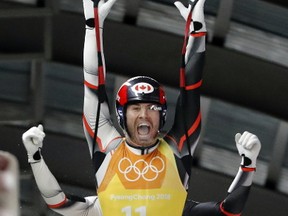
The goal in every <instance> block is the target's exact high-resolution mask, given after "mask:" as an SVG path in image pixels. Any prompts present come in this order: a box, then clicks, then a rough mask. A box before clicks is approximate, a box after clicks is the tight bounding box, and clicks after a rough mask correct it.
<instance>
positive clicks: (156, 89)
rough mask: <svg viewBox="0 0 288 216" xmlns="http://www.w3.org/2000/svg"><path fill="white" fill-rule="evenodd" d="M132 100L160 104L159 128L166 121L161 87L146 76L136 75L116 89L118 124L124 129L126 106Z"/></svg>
mask: <svg viewBox="0 0 288 216" xmlns="http://www.w3.org/2000/svg"><path fill="white" fill-rule="evenodd" d="M133 102H140V103H157V104H159V105H160V106H161V108H162V109H161V110H160V128H159V129H161V128H162V127H163V126H164V124H165V121H166V112H167V104H166V97H165V92H164V90H163V87H162V86H161V85H160V84H159V83H158V82H157V81H156V80H154V79H152V78H151V77H147V76H137V77H133V78H131V79H129V80H127V81H126V82H125V83H124V84H123V85H122V86H121V87H120V89H119V90H118V93H117V98H116V113H117V118H118V122H119V124H120V126H121V127H122V128H123V129H126V108H127V105H128V104H130V103H133Z"/></svg>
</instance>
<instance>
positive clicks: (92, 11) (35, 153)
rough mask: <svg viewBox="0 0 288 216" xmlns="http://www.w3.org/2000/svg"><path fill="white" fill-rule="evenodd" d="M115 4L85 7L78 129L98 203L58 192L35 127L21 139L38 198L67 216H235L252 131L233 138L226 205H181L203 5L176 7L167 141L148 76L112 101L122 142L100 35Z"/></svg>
mask: <svg viewBox="0 0 288 216" xmlns="http://www.w3.org/2000/svg"><path fill="white" fill-rule="evenodd" d="M115 1H116V0H107V1H104V0H100V1H97V2H93V1H91V0H84V1H83V3H84V4H83V5H84V14H85V19H86V36H85V45H84V79H85V81H84V83H85V95H84V109H83V110H84V111H83V127H84V131H85V135H86V139H87V143H88V146H89V150H90V153H91V158H92V159H93V164H94V166H95V178H96V181H97V188H96V189H97V196H93V197H85V198H75V197H71V196H68V195H66V194H65V193H64V192H63V191H62V190H61V188H60V186H59V184H58V183H57V180H56V179H55V178H54V176H53V175H52V173H51V172H50V171H49V169H48V167H47V166H46V164H45V162H44V159H43V157H42V155H41V153H40V149H41V148H42V145H43V139H44V136H45V133H44V132H43V127H42V126H41V125H39V126H38V127H32V128H31V129H29V130H28V131H27V132H25V133H24V134H23V143H24V145H25V147H26V149H27V152H28V161H29V163H30V164H31V167H32V170H33V173H34V176H35V179H36V182H37V185H38V187H39V189H40V192H41V195H42V196H43V198H44V200H45V201H46V203H47V204H48V206H49V207H50V208H51V209H52V210H54V211H56V212H58V213H60V214H62V215H69V216H71V215H89V216H92V215H93V216H98V215H106V216H111V215H113V216H117V215H119V216H120V215H124V216H132V215H140V216H146V215H148V216H150V215H155V216H158V215H160V214H161V215H173V216H174V215H179V216H180V215H193V216H213V215H215V216H218V215H219V216H221V215H227V216H232V215H240V214H241V212H242V210H243V208H244V205H245V202H246V200H247V197H248V194H249V189H250V187H251V184H252V179H253V175H254V172H255V169H256V159H257V156H258V154H259V151H260V147H261V144H260V141H259V139H258V138H257V136H255V135H254V134H251V133H249V132H244V133H243V134H236V136H235V141H236V146H237V149H238V151H239V154H240V156H241V157H242V161H241V166H240V168H239V171H238V173H237V176H236V177H235V179H234V181H233V182H232V184H231V186H230V188H229V190H228V194H227V196H226V198H225V199H224V200H223V201H221V202H207V203H198V202H195V201H191V200H186V198H187V189H188V185H189V177H190V169H191V159H192V155H193V152H194V150H195V148H196V145H197V141H198V139H199V135H200V124H201V114H200V92H199V88H200V86H201V83H202V70H203V65H204V54H205V35H206V27H205V22H204V2H205V0H198V1H197V0H195V1H189V6H188V7H185V6H184V5H183V4H182V3H180V2H175V5H176V7H177V8H178V10H179V11H180V13H181V15H182V16H183V17H184V19H185V20H186V31H185V39H184V45H183V49H182V57H183V62H182V67H181V68H180V94H179V98H178V101H177V108H176V115H175V120H174V124H173V126H172V128H171V129H170V130H169V131H168V132H167V134H165V135H164V136H160V135H159V130H161V128H162V127H163V125H164V123H165V120H166V111H167V107H166V96H165V91H164V89H163V87H162V86H161V85H160V84H159V83H158V82H157V81H156V80H154V79H152V78H151V77H147V76H137V77H133V78H131V79H129V80H127V81H126V82H125V83H124V84H123V85H122V86H121V87H120V89H119V91H118V94H117V98H116V113H117V117H118V120H119V124H120V126H121V127H122V129H123V132H124V137H122V136H121V135H120V133H119V132H118V131H117V130H116V128H115V127H114V125H113V124H112V121H111V117H110V111H109V106H108V102H107V97H106V95H105V94H106V92H105V76H106V68H105V59H104V53H103V43H102V41H103V40H102V31H103V27H104V26H103V24H104V20H105V18H106V16H107V15H108V13H109V11H110V9H111V7H112V5H113V4H114V3H115ZM97 111H99V112H97ZM95 126H96V127H95ZM95 128H96V130H95Z"/></svg>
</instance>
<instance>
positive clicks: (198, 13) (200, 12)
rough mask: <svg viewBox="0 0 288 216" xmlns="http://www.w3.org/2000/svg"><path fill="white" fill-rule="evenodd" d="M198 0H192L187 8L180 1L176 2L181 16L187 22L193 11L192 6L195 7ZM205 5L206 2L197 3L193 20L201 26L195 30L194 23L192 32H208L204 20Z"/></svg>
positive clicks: (199, 1) (191, 28) (200, 0)
mask: <svg viewBox="0 0 288 216" xmlns="http://www.w3.org/2000/svg"><path fill="white" fill-rule="evenodd" d="M195 1H196V0H190V1H189V6H188V7H185V6H184V5H183V4H182V3H181V2H180V1H176V2H174V5H175V6H176V7H177V9H178V10H179V12H180V14H181V16H182V17H183V18H184V19H185V21H187V18H188V14H189V12H190V10H191V7H192V6H191V4H192V5H193V4H194V2H195ZM204 4H205V0H198V2H197V3H196V5H195V7H194V9H193V11H192V20H193V22H198V23H201V26H199V25H198V29H195V28H194V24H193V22H191V25H190V32H193V31H197V32H206V24H205V20H204Z"/></svg>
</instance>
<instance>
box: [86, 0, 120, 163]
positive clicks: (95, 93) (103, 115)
mask: <svg viewBox="0 0 288 216" xmlns="http://www.w3.org/2000/svg"><path fill="white" fill-rule="evenodd" d="M115 1H116V0H108V1H104V0H100V1H99V0H98V1H95V2H94V1H92V0H83V8H84V15H85V20H86V32H85V42H84V56H83V62H84V66H83V70H84V84H85V85H84V86H85V87H84V88H85V89H84V107H83V127H84V132H85V136H86V139H87V142H88V145H89V149H90V154H91V157H93V158H95V157H96V156H95V154H98V153H99V154H101V153H104V154H105V153H106V152H107V146H108V145H109V144H115V139H117V138H119V134H118V132H117V131H116V129H115V128H114V126H113V124H112V122H111V117H110V116H111V115H110V111H109V105H108V101H107V97H106V91H105V78H106V67H105V58H104V52H103V27H104V20H105V18H106V16H107V15H108V13H109V12H110V9H111V7H112V6H113V4H114V3H115ZM97 112H99V114H97ZM97 116H98V117H99V118H98V119H97ZM96 121H98V125H96V124H97V123H96ZM95 129H96V130H95ZM95 131H96V135H97V136H96V135H95ZM93 140H94V141H93ZM113 142H114V143H113ZM98 158H99V157H98ZM97 163H101V162H99V161H98V162H97Z"/></svg>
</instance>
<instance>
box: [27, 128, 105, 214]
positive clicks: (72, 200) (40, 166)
mask: <svg viewBox="0 0 288 216" xmlns="http://www.w3.org/2000/svg"><path fill="white" fill-rule="evenodd" d="M44 137H45V133H44V131H43V127H42V125H39V126H38V127H32V128H30V129H29V130H28V131H26V132H25V133H24V134H23V136H22V141H23V144H24V146H25V148H26V151H27V155H28V162H29V163H30V165H31V168H32V171H33V175H34V178H35V180H36V184H37V186H38V189H39V190H40V193H41V196H42V197H43V199H44V201H45V202H46V204H47V205H48V207H49V208H50V209H52V210H53V211H55V212H58V213H60V214H61V215H67V216H68V215H69V216H71V215H75V216H76V215H79V216H80V215H84V214H85V213H86V214H87V215H95V216H97V215H101V214H100V210H99V209H100V208H99V205H98V200H97V199H96V197H93V198H79V197H77V198H76V197H74V196H68V195H66V194H65V193H64V192H63V191H62V189H61V187H60V185H59V184H58V182H57V180H56V178H55V177H54V176H53V174H52V173H51V172H50V170H49V168H48V167H47V165H46V163H45V161H44V159H43V157H42V155H41V149H42V146H43V139H44ZM88 213H89V214H88Z"/></svg>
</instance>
